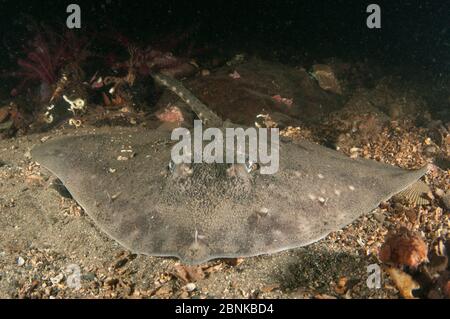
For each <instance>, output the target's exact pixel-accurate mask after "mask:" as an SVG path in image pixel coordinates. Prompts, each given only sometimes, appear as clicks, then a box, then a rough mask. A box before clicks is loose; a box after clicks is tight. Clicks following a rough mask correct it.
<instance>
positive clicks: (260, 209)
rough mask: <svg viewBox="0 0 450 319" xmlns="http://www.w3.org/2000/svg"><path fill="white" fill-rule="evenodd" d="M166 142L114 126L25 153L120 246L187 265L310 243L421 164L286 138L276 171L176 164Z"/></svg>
mask: <svg viewBox="0 0 450 319" xmlns="http://www.w3.org/2000/svg"><path fill="white" fill-rule="evenodd" d="M173 144H174V142H173V141H171V140H170V137H169V136H168V134H167V133H164V132H160V131H159V130H145V129H142V128H139V129H138V128H135V129H121V128H114V133H112V134H107V135H106V134H89V135H82V136H72V137H63V138H59V139H54V140H50V141H48V142H46V143H44V144H43V145H41V146H38V147H35V148H34V149H33V151H32V156H33V157H34V159H35V160H36V161H37V162H39V163H40V164H42V165H43V166H44V167H46V168H48V169H49V170H51V171H52V172H53V173H54V174H55V175H57V176H58V177H59V178H60V179H61V180H62V182H63V183H64V185H65V186H66V187H67V189H68V190H69V191H70V192H71V194H72V195H73V197H74V198H75V200H77V201H78V203H79V204H80V205H81V206H82V207H83V208H84V209H85V211H86V212H87V213H88V214H89V216H90V217H91V218H93V220H94V221H95V222H96V224H97V225H98V226H99V227H100V228H101V229H102V230H103V231H105V232H106V233H107V234H108V235H110V236H111V237H112V238H114V239H116V240H117V241H118V242H119V243H121V244H122V245H123V246H125V247H127V248H129V249H130V250H132V251H134V252H137V253H142V254H148V255H156V256H176V257H179V258H180V259H181V260H182V261H183V262H186V263H194V264H195V263H202V262H205V261H207V260H210V259H214V258H219V257H238V256H239V257H245V256H254V255H259V254H265V253H273V252H277V251H281V250H285V249H290V248H294V247H299V246H303V245H307V244H310V243H312V242H315V241H317V240H319V239H321V238H323V237H324V236H326V235H327V234H329V233H330V232H332V231H335V230H338V229H341V228H342V227H344V226H345V225H347V224H349V223H351V222H353V221H354V220H355V219H356V218H358V217H359V216H360V215H361V214H363V213H367V212H369V211H371V210H373V209H374V208H376V206H377V205H378V204H379V203H380V202H381V201H383V200H386V199H388V198H390V197H391V196H392V195H393V194H395V193H397V192H399V191H401V190H403V189H405V188H406V187H408V186H409V185H411V184H412V183H413V182H415V181H416V180H417V179H419V178H420V177H421V176H422V175H423V174H424V173H425V172H426V170H425V168H424V169H421V170H418V171H405V170H402V169H399V168H397V167H393V166H389V165H385V164H380V163H378V162H375V161H370V160H364V159H356V160H355V159H350V158H347V157H346V156H344V155H343V154H341V153H338V152H336V151H333V150H330V149H327V148H325V147H322V146H319V145H316V144H312V143H309V142H300V143H292V142H285V141H281V142H280V169H279V171H278V173H276V174H273V175H262V174H260V173H259V171H258V169H254V170H247V167H246V166H245V165H244V164H235V165H229V164H194V165H186V164H180V165H178V166H177V165H169V164H170V162H171V159H170V151H171V148H172V146H173ZM123 150H131V152H132V153H124V152H122V151H123ZM129 154H134V156H129ZM122 155H123V156H127V155H128V157H129V159H128V160H126V161H119V160H118V158H119V156H122Z"/></svg>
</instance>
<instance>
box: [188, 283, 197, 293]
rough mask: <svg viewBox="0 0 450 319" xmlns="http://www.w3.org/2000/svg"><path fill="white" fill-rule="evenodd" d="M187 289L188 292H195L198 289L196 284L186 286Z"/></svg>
mask: <svg viewBox="0 0 450 319" xmlns="http://www.w3.org/2000/svg"><path fill="white" fill-rule="evenodd" d="M185 288H186V290H187V291H189V292H193V291H194V290H195V289H196V288H197V286H196V285H195V284H194V283H189V284H187V285H186V286H185Z"/></svg>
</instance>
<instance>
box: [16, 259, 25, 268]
mask: <svg viewBox="0 0 450 319" xmlns="http://www.w3.org/2000/svg"><path fill="white" fill-rule="evenodd" d="M23 265H25V259H23V258H22V257H19V258H17V266H19V267H22V266H23Z"/></svg>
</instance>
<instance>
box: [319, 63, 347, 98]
mask: <svg viewBox="0 0 450 319" xmlns="http://www.w3.org/2000/svg"><path fill="white" fill-rule="evenodd" d="M312 74H313V76H314V78H315V79H316V80H317V82H318V83H319V86H320V87H321V88H322V89H324V90H325V91H330V92H333V93H335V94H339V95H340V94H342V88H341V85H340V83H339V81H338V79H337V78H336V75H335V73H334V72H333V70H332V68H331V67H330V66H328V65H325V64H316V65H314V66H313V70H312Z"/></svg>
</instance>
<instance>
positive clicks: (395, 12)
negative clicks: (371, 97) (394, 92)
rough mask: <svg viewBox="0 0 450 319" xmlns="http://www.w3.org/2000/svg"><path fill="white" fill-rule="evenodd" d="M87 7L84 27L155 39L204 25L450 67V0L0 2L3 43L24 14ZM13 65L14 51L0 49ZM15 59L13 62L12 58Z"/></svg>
mask: <svg viewBox="0 0 450 319" xmlns="http://www.w3.org/2000/svg"><path fill="white" fill-rule="evenodd" d="M372 2H374V3H377V4H379V5H380V6H381V8H382V28H381V30H375V29H374V30H370V29H368V28H367V27H366V17H367V15H368V14H367V13H366V7H367V5H368V4H370V3H372ZM69 3H77V4H79V5H80V6H81V10H82V29H81V30H80V32H92V31H97V32H98V31H105V32H109V33H110V34H111V35H113V36H114V32H113V31H112V30H115V31H118V32H121V33H122V34H126V35H127V36H128V37H130V38H132V39H137V40H140V41H142V42H144V43H145V42H147V43H148V42H150V41H152V39H155V38H158V36H159V35H160V34H163V33H168V32H173V31H181V30H183V29H186V28H188V27H191V26H193V25H195V26H198V28H197V29H196V32H195V35H194V36H195V40H196V42H197V43H200V44H205V43H206V44H208V45H215V46H218V47H222V48H226V49H233V48H234V49H236V50H239V49H241V50H242V49H246V50H249V51H251V50H254V51H256V52H260V53H261V54H264V53H268V52H273V51H278V52H281V53H279V54H281V55H282V54H283V52H284V53H285V54H286V55H290V54H291V52H295V53H296V54H297V55H301V56H303V57H308V58H310V59H315V60H320V59H321V58H324V57H332V56H334V57H340V58H342V59H364V58H369V59H377V60H378V61H380V62H383V63H385V64H393V65H395V64H399V63H400V64H410V65H412V66H415V67H420V68H435V69H436V70H440V71H442V70H443V69H444V68H445V69H446V70H448V68H449V65H450V1H448V0H445V1H442V0H439V1H436V0H430V1H398V0H397V1H344V0H335V1H318V0H316V1H300V0H292V1H200V2H198V1H154V0H150V1H148V0H147V1H125V0H101V1H80V0H78V1H74V0H72V1H55V0H54V1H12V0H2V1H0V30H1V32H2V36H1V38H2V41H3V45H5V47H6V46H8V47H14V45H15V44H16V43H20V41H23V38H22V36H23V32H24V22H23V20H24V19H23V17H24V16H25V15H30V16H32V17H33V19H35V20H36V21H38V22H41V21H43V22H45V23H46V24H48V25H54V26H56V25H61V24H63V23H65V19H66V16H67V14H66V13H65V11H66V10H65V9H66V7H67V4H69ZM0 57H1V59H2V60H1V62H2V65H3V66H5V64H7V63H9V62H8V61H9V60H8V55H7V50H1V52H0ZM10 62H11V61H10Z"/></svg>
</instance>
